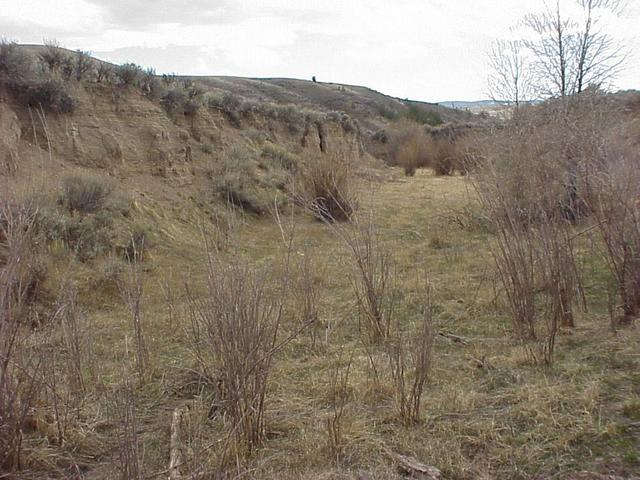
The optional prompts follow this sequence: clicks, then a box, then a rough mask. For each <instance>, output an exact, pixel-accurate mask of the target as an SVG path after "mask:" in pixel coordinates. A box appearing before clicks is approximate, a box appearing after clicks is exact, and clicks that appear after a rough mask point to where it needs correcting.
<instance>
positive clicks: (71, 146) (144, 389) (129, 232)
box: [0, 42, 640, 480]
mask: <svg viewBox="0 0 640 480" xmlns="http://www.w3.org/2000/svg"><path fill="white" fill-rule="evenodd" d="M59 50H60V49H58V48H57V47H56V46H55V45H49V46H47V47H42V48H40V47H36V46H31V47H29V49H28V50H24V51H26V52H31V53H30V55H32V56H33V57H30V56H29V55H26V56H25V57H23V58H21V57H19V56H16V55H17V54H18V53H20V52H22V51H23V50H20V49H19V48H18V47H16V46H13V45H11V44H9V43H7V42H4V43H0V78H1V82H2V85H1V88H2V90H3V91H2V95H3V96H4V98H6V103H5V102H4V101H3V102H2V105H0V107H1V109H2V122H0V123H2V125H1V127H2V128H3V133H4V132H5V130H4V129H5V127H6V128H7V129H6V132H7V135H6V136H4V135H3V137H2V138H0V147H1V148H2V152H1V153H2V154H3V155H4V150H5V147H7V148H8V149H9V150H10V154H11V155H12V157H11V159H12V160H15V164H16V165H17V168H14V169H12V170H11V171H10V172H9V173H5V171H4V170H2V171H1V173H0V477H4V476H14V477H19V478H22V477H24V478H69V477H70V476H83V477H84V476H86V477H91V478H98V479H102V478H123V479H125V478H126V479H129V478H161V477H171V478H173V479H175V480H180V479H184V478H216V479H222V478H256V479H258V480H262V479H271V478H283V479H291V478H310V479H314V480H315V479H319V478H323V479H327V478H340V479H343V478H344V479H350V480H352V479H353V478H355V477H356V476H358V478H360V477H361V478H380V479H381V478H385V479H387V478H388V479H395V478H401V477H403V476H407V477H411V476H416V477H417V476H420V475H427V477H429V478H451V479H454V480H461V479H466V478H496V479H512V478H514V476H515V477H517V478H521V479H526V478H534V477H535V478H547V477H549V478H552V477H558V476H559V475H560V476H562V475H566V476H567V477H568V478H573V477H574V476H575V477H576V478H580V479H583V478H585V479H586V478H600V477H602V478H604V477H607V478H608V477H609V476H616V477H620V478H626V477H629V478H633V476H634V475H635V474H636V472H637V471H638V465H639V464H638V455H637V451H638V448H639V443H638V438H637V435H636V430H635V429H636V425H635V424H636V423H637V419H638V418H639V416H640V413H639V412H640V407H639V406H638V405H639V402H638V399H637V398H636V397H637V395H636V394H635V393H636V392H635V390H636V386H637V384H638V375H637V373H636V372H637V371H639V369H640V359H639V358H638V355H637V345H638V340H639V338H638V331H637V328H635V325H634V323H635V322H637V318H638V315H639V313H640V288H639V285H640V263H639V262H638V260H637V259H638V256H639V255H640V227H639V225H640V204H639V201H638V199H639V198H640V177H639V175H640V173H638V172H640V168H638V164H639V162H640V159H639V158H638V153H637V150H638V149H637V147H638V142H637V138H638V136H637V133H638V123H637V118H636V117H637V115H636V114H637V113H638V111H639V110H638V106H639V105H640V101H638V99H637V97H638V96H637V94H634V93H633V92H627V93H625V94H606V93H604V92H602V91H599V90H597V89H595V88H591V89H583V91H582V93H581V94H580V95H569V94H568V95H565V98H561V99H556V100H547V101H545V102H542V103H541V104H538V105H529V104H527V102H522V104H521V105H519V106H518V109H517V111H515V110H514V112H515V113H514V114H513V115H511V116H508V115H505V116H504V117H501V118H495V119H489V120H486V123H482V122H479V124H478V125H480V126H481V127H482V128H480V127H479V126H478V125H476V124H475V123H471V122H470V123H465V124H460V123H447V124H442V125H439V126H436V127H434V126H431V124H434V123H438V122H439V120H442V119H447V120H449V119H450V118H454V119H455V118H462V115H460V116H458V117H456V116H455V115H453V114H451V112H449V111H448V110H447V109H445V108H444V107H439V106H435V105H434V106H430V105H428V104H420V103H418V102H404V104H403V102H402V101H399V100H398V101H396V100H393V99H390V98H389V97H381V96H378V95H377V94H376V95H374V94H373V93H370V92H369V93H358V90H359V89H358V88H357V87H343V86H340V85H337V86H336V85H332V84H330V83H323V84H318V85H311V84H309V85H308V86H309V87H311V88H312V89H313V93H312V94H309V95H320V93H321V94H322V97H321V99H320V100H319V99H318V98H320V97H313V96H309V97H307V95H308V94H307V93H306V92H305V88H303V87H300V88H297V87H296V89H295V95H293V94H291V92H290V91H289V88H290V85H292V84H291V83H290V82H293V81H289V80H286V79H277V80H274V81H273V83H270V82H271V81H270V80H269V79H262V80H251V81H249V80H247V81H244V80H241V81H238V80H237V79H233V78H225V79H215V78H213V79H208V80H205V81H201V80H189V79H186V78H184V77H178V76H175V75H165V76H162V77H159V76H157V75H156V74H155V71H154V70H153V69H147V70H143V69H141V68H140V67H138V66H135V65H131V64H130V65H129V66H128V67H127V66H126V65H125V66H124V67H126V68H125V69H127V68H131V69H132V70H135V72H133V74H132V76H129V73H131V72H129V73H127V74H126V75H125V77H126V78H124V77H123V76H122V71H120V74H119V75H117V76H115V74H114V75H111V73H110V72H111V67H110V66H109V65H107V64H105V63H101V62H98V61H95V63H92V62H94V60H92V59H90V58H89V57H88V55H87V54H84V53H82V52H80V53H75V54H74V53H70V52H67V51H64V50H63V51H61V52H62V53H60V51H59ZM34 52H35V53H34ZM43 52H44V53H43ZM41 53H43V55H44V58H43V57H42V56H41V55H40V54H41ZM36 57H37V58H36ZM25 59H27V60H28V61H27V60H25ZM81 59H82V60H81ZM23 60H25V62H26V63H24V62H23ZM80 61H81V62H82V63H83V65H84V66H87V69H86V70H85V69H84V67H83V68H79V63H78V62H80ZM29 62H31V63H30V64H29ZM37 62H40V63H37ZM89 65H91V66H89ZM120 68H122V67H118V69H120ZM94 79H95V81H94ZM46 82H51V83H52V84H54V85H56V86H57V87H63V89H64V90H65V91H66V92H67V93H68V94H69V95H70V96H71V97H73V100H74V103H75V104H76V105H77V107H79V108H77V109H75V110H74V111H73V112H70V113H73V114H74V115H73V116H71V115H70V116H62V115H58V114H56V115H51V114H50V113H51V112H56V113H62V112H63V110H64V108H61V107H60V106H59V104H61V103H64V102H62V101H61V100H60V98H62V97H61V95H59V94H58V93H55V89H53V90H51V91H52V92H53V93H50V94H47V95H43V96H42V97H41V98H42V99H44V100H36V99H33V100H32V99H30V97H29V96H28V95H29V94H30V93H33V92H35V91H36V88H37V87H40V86H42V85H44V84H45V83H46ZM100 83H101V84H100ZM126 85H130V86H131V88H123V87H124V86H126ZM296 85H297V84H296ZM291 90H294V89H293V88H291ZM363 90H364V89H363ZM216 92H217V93H216ZM232 92H241V93H242V96H240V95H238V94H235V93H232ZM357 96H360V97H359V98H358V97H357ZM34 98H37V96H36V97H34ZM48 98H53V100H52V101H49V100H47V99H48ZM292 98H293V99H297V98H301V99H302V101H301V103H300V104H297V103H296V104H291V103H285V102H290V101H292V100H291V99H292ZM354 98H356V99H357V100H353V102H352V99H354ZM25 100H27V101H25ZM296 101H297V100H296ZM87 102H90V103H87ZM279 102H282V103H279ZM350 102H351V103H350ZM303 105H304V106H303ZM310 105H315V106H314V107H312V108H317V110H313V109H310V107H309V106H310ZM379 105H382V106H379ZM27 106H31V107H33V108H32V109H31V111H30V110H29V109H28V108H27ZM316 106H317V107H316ZM345 106H347V107H348V108H347V110H348V111H349V112H352V113H353V118H358V123H356V122H355V121H354V120H353V118H352V117H351V116H349V115H347V114H345V113H342V112H337V111H335V110H334V109H336V108H343V107H345ZM41 107H42V108H41ZM413 107H415V109H417V110H418V111H417V112H413V113H411V108H413ZM162 108H164V111H163V110H162ZM386 109H390V110H389V111H387V110H386ZM396 110H397V111H396ZM407 112H409V113H408V114H407ZM425 112H427V113H425ZM434 112H435V113H436V114H437V112H442V117H443V118H442V119H438V118H437V117H434V116H433V114H434ZM102 115H104V117H105V118H102ZM368 115H370V116H371V118H368V117H367V116H368ZM412 115H413V116H414V117H415V118H413V119H411V118H406V117H407V116H409V117H411V116H412ZM469 115H471V114H469ZM225 119H226V120H225ZM390 119H393V121H392V122H387V120H390ZM483 122H485V121H484V120H483ZM231 127H233V128H231ZM374 132H375V133H374ZM5 144H6V145H5ZM371 153H375V155H376V156H378V157H379V158H380V159H384V160H386V161H387V163H388V165H387V166H385V165H384V164H383V162H382V161H378V160H377V159H373V158H371V156H370V154H371ZM103 156H105V157H106V158H103ZM0 161H4V156H2V157H0ZM395 167H400V168H395ZM401 169H402V170H404V171H405V173H406V174H407V175H410V176H412V178H411V179H401V178H399V177H400V176H401V174H402V170H401ZM457 171H464V172H466V173H468V174H467V175H465V176H462V175H453V173H454V172H457ZM75 172H85V173H83V174H79V173H75ZM17 192H19V193H20V195H18V193H17ZM34 192H35V193H34ZM364 193H369V195H370V200H369V202H367V203H363V202H362V201H361V199H362V198H363V194H364ZM121 195H122V197H121ZM229 207H233V208H229ZM247 213H250V214H251V213H252V214H254V215H250V214H247ZM268 213H273V216H274V217H275V221H273V219H272V218H271V217H270V215H268ZM309 213H311V215H310V214H309ZM317 220H320V221H317ZM152 241H153V245H152ZM202 243H204V245H205V246H204V248H202V245H201V244H202ZM151 247H153V250H152V251H151V250H150V248H151ZM425 270H428V272H429V275H428V279H427V275H426V274H425ZM584 307H588V309H587V308H584ZM524 440H526V441H524ZM423 461H425V462H428V463H429V465H433V467H430V466H429V465H426V464H422V462H423ZM436 467H437V468H436ZM401 472H402V473H401ZM440 472H441V473H440Z"/></svg>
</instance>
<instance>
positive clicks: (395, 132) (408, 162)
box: [376, 119, 428, 176]
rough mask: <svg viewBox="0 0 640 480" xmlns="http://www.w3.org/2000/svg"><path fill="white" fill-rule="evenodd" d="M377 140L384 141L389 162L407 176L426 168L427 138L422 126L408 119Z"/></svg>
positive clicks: (399, 122)
mask: <svg viewBox="0 0 640 480" xmlns="http://www.w3.org/2000/svg"><path fill="white" fill-rule="evenodd" d="M376 138H380V139H381V140H384V141H383V142H382V143H384V144H385V145H386V149H387V158H388V162H389V163H390V164H391V165H399V166H400V167H403V168H404V170H405V174H407V175H409V176H412V175H413V174H415V170H416V169H417V168H418V167H424V166H425V165H426V163H427V160H426V147H427V140H428V139H427V136H426V133H425V130H424V128H423V127H422V126H420V125H419V124H417V123H415V122H411V121H408V120H406V119H403V120H400V121H397V122H395V123H394V124H393V126H392V127H391V128H390V129H389V130H388V131H384V132H383V134H380V135H379V136H377V137H376Z"/></svg>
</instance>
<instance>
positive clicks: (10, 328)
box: [0, 195, 40, 472]
mask: <svg viewBox="0 0 640 480" xmlns="http://www.w3.org/2000/svg"><path fill="white" fill-rule="evenodd" d="M0 202H1V203H0V469H1V470H2V471H5V472H12V471H15V470H18V469H20V467H21V450H22V430H23V426H24V424H25V421H26V419H27V416H28V415H29V413H30V411H31V408H32V406H33V404H34V401H35V399H36V398H37V395H38V389H39V383H38V381H37V380H36V376H37V374H38V373H37V372H38V370H39V369H40V362H39V360H38V359H37V358H34V357H32V356H31V355H28V354H27V352H25V351H24V349H25V343H26V337H27V336H28V335H29V333H28V331H26V330H25V329H24V325H22V322H21V321H20V320H21V319H22V318H23V315H24V310H25V309H26V307H27V305H26V304H27V299H28V297H29V295H30V292H29V290H30V288H32V287H31V282H30V281H29V280H28V278H25V269H24V264H25V263H26V262H25V261H24V260H25V259H28V258H29V257H30V256H32V255H33V253H34V245H33V239H34V235H33V234H34V224H35V212H34V211H32V210H29V209H15V208H12V207H11V204H10V201H9V199H8V198H6V197H5V196H4V195H3V196H2V197H1V198H0Z"/></svg>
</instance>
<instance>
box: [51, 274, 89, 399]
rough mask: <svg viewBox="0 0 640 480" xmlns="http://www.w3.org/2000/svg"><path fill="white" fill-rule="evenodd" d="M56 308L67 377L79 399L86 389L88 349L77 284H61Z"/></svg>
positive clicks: (71, 388) (73, 395)
mask: <svg viewBox="0 0 640 480" xmlns="http://www.w3.org/2000/svg"><path fill="white" fill-rule="evenodd" d="M56 308H57V312H56V313H57V315H58V317H59V318H60V326H61V329H62V340H63V347H64V360H65V363H66V370H67V379H68V383H69V387H70V390H71V393H72V398H73V399H74V400H76V401H77V400H79V394H80V393H82V392H85V390H86V385H85V375H84V366H85V364H86V360H87V358H86V357H87V350H88V349H87V337H86V329H85V325H84V323H85V316H84V313H83V312H82V310H81V309H80V306H79V304H78V290H77V287H76V286H75V285H72V284H63V285H62V286H61V288H60V295H59V297H58V302H57V305H56Z"/></svg>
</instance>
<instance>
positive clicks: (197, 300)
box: [189, 254, 283, 456]
mask: <svg viewBox="0 0 640 480" xmlns="http://www.w3.org/2000/svg"><path fill="white" fill-rule="evenodd" d="M273 281H274V277H273V275H272V274H271V272H270V271H269V270H268V269H264V268H257V267H253V266H251V265H249V264H248V263H246V262H243V261H240V260H237V261H231V262H230V263H226V262H224V261H222V260H221V259H220V258H218V257H214V255H213V254H209V262H208V274H207V290H206V294H205V295H204V296H203V297H196V296H195V295H192V294H191V293H190V295H189V310H190V316H191V335H190V337H191V350H192V353H193V355H194V357H195V359H196V361H197V364H198V367H199V369H200V370H201V373H202V375H203V376H204V378H206V379H207V380H208V382H209V384H210V385H211V386H214V387H215V389H216V390H217V394H216V395H217V396H218V398H217V399H215V405H219V406H220V407H221V408H222V412H223V413H224V414H225V415H228V418H229V419H230V420H231V427H230V436H231V437H232V438H233V439H234V440H235V442H234V449H233V450H234V453H235V454H236V455H240V456H244V455H246V454H250V453H251V452H252V450H253V449H254V448H256V447H258V446H259V445H261V444H262V443H263V441H264V440H265V433H266V432H265V422H266V402H267V393H268V385H269V377H270V375H271V372H272V369H273V361H274V355H275V353H276V351H277V347H278V343H277V342H278V332H279V329H280V323H281V319H282V312H283V293H282V292H278V291H276V292H274V291H273V290H270V289H271V288H273ZM276 283H277V282H276ZM215 405H213V406H212V412H213V411H215V408H216V407H215Z"/></svg>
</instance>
